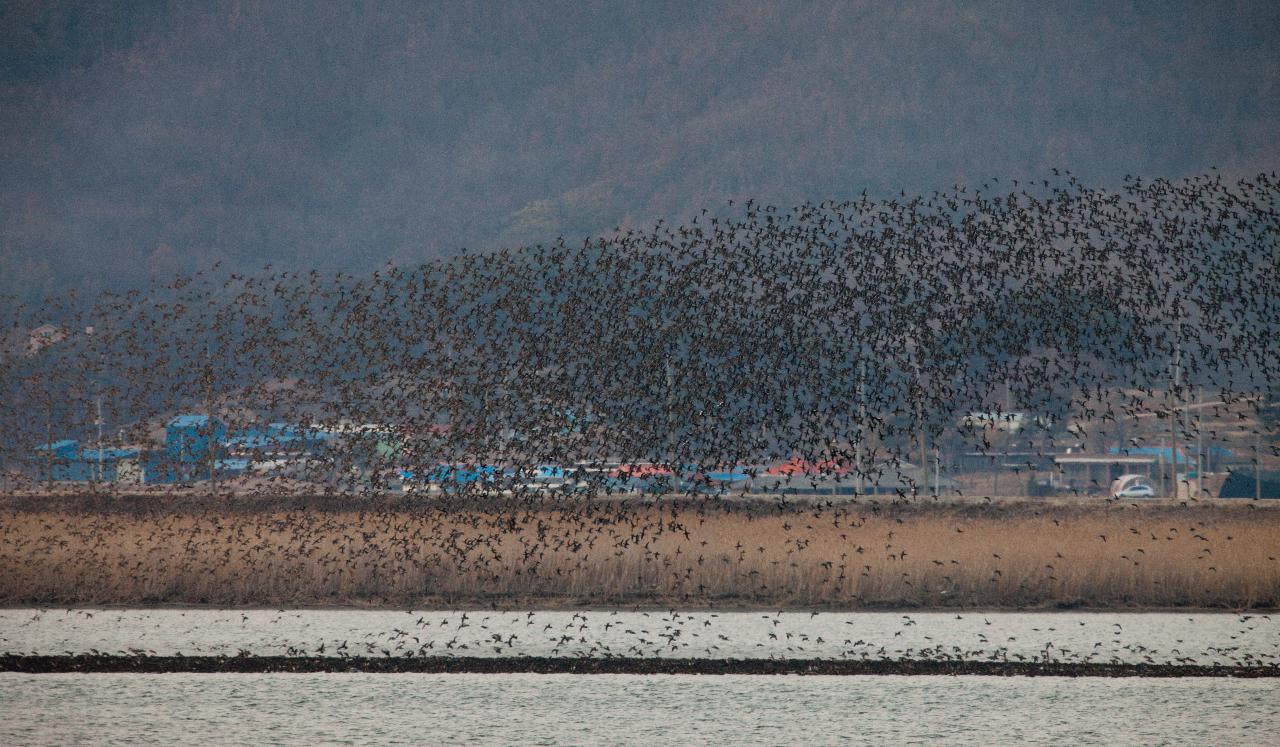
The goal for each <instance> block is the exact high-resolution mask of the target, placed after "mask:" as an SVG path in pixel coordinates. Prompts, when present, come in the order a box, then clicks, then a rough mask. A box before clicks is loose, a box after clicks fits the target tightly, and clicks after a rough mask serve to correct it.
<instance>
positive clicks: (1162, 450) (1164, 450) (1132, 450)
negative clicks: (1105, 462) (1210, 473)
mask: <svg viewBox="0 0 1280 747" xmlns="http://www.w3.org/2000/svg"><path fill="white" fill-rule="evenodd" d="M1107 453H1108V454H1121V455H1124V456H1134V457H1152V458H1154V459H1155V460H1156V461H1158V462H1160V463H1161V464H1169V463H1170V462H1171V461H1172V457H1173V448H1172V447H1170V446H1126V447H1123V448H1122V447H1119V446H1112V447H1111V448H1110V449H1107ZM1177 457H1178V462H1177V463H1178V464H1179V465H1194V464H1195V463H1196V456H1195V454H1188V453H1187V451H1186V449H1183V448H1182V447H1178V454H1177Z"/></svg>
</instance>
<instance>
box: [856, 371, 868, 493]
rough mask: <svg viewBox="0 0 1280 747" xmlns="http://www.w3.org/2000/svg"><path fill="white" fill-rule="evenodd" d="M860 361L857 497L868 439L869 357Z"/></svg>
mask: <svg viewBox="0 0 1280 747" xmlns="http://www.w3.org/2000/svg"><path fill="white" fill-rule="evenodd" d="M860 355H861V358H862V359H861V360H860V361H858V442H857V444H856V445H855V446H854V452H853V461H854V465H853V466H854V472H855V473H856V475H857V480H858V489H857V491H856V495H859V496H860V495H862V490H863V487H864V485H863V482H862V441H863V439H865V438H866V437H867V357H866V355H865V354H861V353H860Z"/></svg>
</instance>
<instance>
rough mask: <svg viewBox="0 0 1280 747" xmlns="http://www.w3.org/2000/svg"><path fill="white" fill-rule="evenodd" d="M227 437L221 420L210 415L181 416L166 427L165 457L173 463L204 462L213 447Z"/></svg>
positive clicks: (225, 428)
mask: <svg viewBox="0 0 1280 747" xmlns="http://www.w3.org/2000/svg"><path fill="white" fill-rule="evenodd" d="M226 435H227V427H226V426H225V425H223V423H222V421H221V420H218V419H217V418H210V417H209V416H208V415H198V414H187V415H179V416H177V417H175V418H174V419H173V420H170V421H169V424H168V425H167V426H165V438H164V444H165V456H166V457H167V458H168V460H169V461H172V462H185V463H195V462H202V461H204V460H205V459H206V458H207V457H208V454H209V449H210V447H211V446H213V445H216V444H218V443H220V442H221V441H222V440H223V438H225V437H226Z"/></svg>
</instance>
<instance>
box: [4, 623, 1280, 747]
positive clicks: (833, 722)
mask: <svg viewBox="0 0 1280 747" xmlns="http://www.w3.org/2000/svg"><path fill="white" fill-rule="evenodd" d="M95 650H96V651H98V652H103V653H130V652H154V653H156V654H174V653H183V654H187V655H195V654H203V655H210V654H228V655H235V654H237V653H239V652H242V651H245V652H249V653H253V654H302V653H305V654H308V655H324V656H340V655H351V656H369V655H372V656H383V655H385V654H386V653H390V654H394V655H410V654H412V655H431V656H448V655H463V656H534V655H536V656H602V655H625V656H661V657H666V656H680V657H700V656H701V657H705V656H713V657H716V658H769V657H780V658H781V657H785V658H872V659H877V658H904V657H905V658H944V657H950V658H961V659H977V660H985V659H993V658H995V659H1000V658H1007V659H1009V660H1010V661H1013V660H1017V659H1018V658H1020V657H1021V658H1024V659H1040V658H1044V657H1046V656H1047V657H1049V658H1052V659H1055V660H1059V661H1095V662H1111V661H1118V662H1130V663H1145V662H1153V663H1180V662H1181V663H1197V664H1213V663H1218V664H1253V665H1257V664H1273V665H1274V664H1277V663H1280V624H1278V623H1277V622H1276V621H1275V620H1273V619H1272V617H1271V616H1270V615H1256V614H1250V615H1237V614H1204V613H1194V614H1189V613H1150V614H1144V613H1076V612H1060V613H1008V612H1000V613H981V612H976V613H975V612H960V613H956V612H946V613H941V612H930V613H903V612H892V613H890V612H884V613H827V612H824V613H819V614H817V615H813V614H811V613H804V612H783V613H770V612H718V613H713V612H706V611H691V612H680V611H676V612H670V611H668V612H647V613H645V612H634V611H610V610H587V611H580V612H572V611H570V612H532V613H530V612H516V611H512V612H498V611H467V612H462V611H430V612H427V611H412V612H410V611H395V612H393V611H359V610H260V609H259V610H208V609H161V610H106V609H96V610H95V609H73V610H66V609H45V610H36V609H8V610H0V652H4V653H38V654H62V653H88V652H92V651H95ZM0 714H3V718H0V745H9V744H14V745H17V744H22V745H63V744H122V745H126V744H127V745H137V744H157V745H173V744H224V745H236V744H245V745H258V744H268V743H271V744H277V743H279V744H307V745H311V744H368V743H382V744H386V743H401V744H623V743H626V744H672V745H690V744H795V743H800V744H910V743H917V744H935V743H948V744H982V745H989V744H1018V745H1036V744H1064V743H1071V744H1197V745H1203V744H1256V745H1273V744H1280V685H1278V684H1277V681H1276V680H1269V679H1258V680H1233V679H1221V678H1185V679H1157V678H1124V679H1114V680H1113V679H1103V678H1078V679H1073V678H1058V677H1035V678H1033V677H977V676H964V677H942V676H923V677H921V676H915V677H912V676H858V677H824V676H737V675H720V676H717V675H703V676H696V675H693V676H690V675H647V676H646V675H528V674H515V675H512V674H505V675H488V674H446V675H432V674H268V675H259V674H198V675H189V674H159V675H151V674H147V675H139V674H71V675H65V674H52V675H23V674H15V673H0Z"/></svg>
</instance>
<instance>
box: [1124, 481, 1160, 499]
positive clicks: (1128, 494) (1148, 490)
mask: <svg viewBox="0 0 1280 747" xmlns="http://www.w3.org/2000/svg"><path fill="white" fill-rule="evenodd" d="M1155 495H1156V491H1155V489H1153V488H1152V487H1151V486H1150V485H1142V484H1138V485H1130V486H1129V487H1127V488H1125V489H1124V490H1121V491H1120V492H1119V493H1116V497H1117V498H1154V497H1155Z"/></svg>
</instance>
